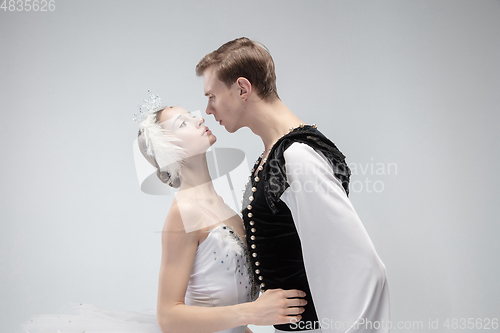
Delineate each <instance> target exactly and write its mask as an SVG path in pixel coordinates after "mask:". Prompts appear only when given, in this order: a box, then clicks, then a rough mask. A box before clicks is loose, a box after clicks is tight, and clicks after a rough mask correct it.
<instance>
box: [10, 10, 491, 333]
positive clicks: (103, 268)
mask: <svg viewBox="0 0 500 333" xmlns="http://www.w3.org/2000/svg"><path fill="white" fill-rule="evenodd" d="M241 36H247V37H249V38H252V39H255V40H258V41H261V42H262V43H264V44H265V45H266V46H267V47H268V48H269V50H270V51H271V54H272V55H273V57H274V60H275V62H276V66H277V76H278V91H279V94H280V97H281V98H282V100H283V101H284V102H285V104H286V105H287V106H288V107H289V108H290V109H291V110H292V111H294V112H295V113H296V114H297V115H298V116H299V117H300V118H302V119H303V120H304V121H306V122H308V123H316V124H317V125H318V128H319V129H320V130H321V131H322V132H323V133H324V134H325V135H327V136H328V137H329V138H330V139H331V140H332V141H333V142H335V143H336V144H337V145H338V147H339V148H340V149H341V151H343V152H344V154H345V155H346V156H347V160H348V162H349V164H350V165H351V168H353V171H354V172H353V173H354V174H353V177H352V182H353V187H352V190H351V191H352V193H351V196H350V197H351V200H352V202H353V204H354V206H355V208H356V210H357V212H358V214H359V215H360V217H361V220H362V221H363V223H364V224H365V227H366V229H367V230H368V232H369V234H370V236H371V238H372V240H373V242H374V244H375V247H376V248H377V251H378V253H379V255H380V257H381V259H382V260H383V262H384V263H385V265H386V267H387V271H388V278H389V283H390V293H391V307H392V319H393V323H395V322H398V321H422V322H424V323H425V325H427V322H428V321H429V319H431V320H434V319H436V318H438V319H439V320H440V323H443V322H444V321H445V320H446V319H447V318H462V317H465V318H495V317H496V318H498V317H500V312H499V309H500V302H499V300H500V290H499V289H500V288H499V286H498V281H500V269H499V265H498V262H499V257H500V244H499V242H498V236H499V231H500V223H499V222H500V221H499V217H498V212H497V208H498V199H499V195H498V188H499V186H500V176H499V175H498V165H499V163H500V158H499V148H500V146H499V142H500V135H499V134H498V131H499V120H500V114H499V111H500V93H499V91H500V64H499V59H500V2H499V1H495V0H482V1H472V0H469V1H464V0H447V1H444V0H427V1H423V0H415V1H407V0H393V1H335V0H301V1H295V0H279V1H262V0H260V1H253V2H244V1H234V0H231V1H229V0H214V1H202V0H196V1H118V0H115V1H96V0H92V1H69V0H66V1H63V0H56V9H55V11H52V12H40V11H39V12H33V11H31V12H26V11H20V12H19V11H12V12H11V11H9V10H8V9H7V10H5V11H4V10H3V9H2V10H0V112H1V125H0V126H1V127H0V129H1V130H0V139H1V141H0V142H1V144H0V152H1V156H2V158H1V161H0V165H1V171H2V172H1V176H0V181H1V192H0V198H1V200H0V207H1V211H0V218H1V231H0V331H1V332H13V331H15V329H16V327H18V325H19V324H20V323H22V322H23V321H25V320H27V319H28V318H29V317H30V316H32V315H35V314H42V313H55V312H57V311H58V310H59V309H60V308H61V307H62V306H63V305H64V304H65V303H66V302H68V301H69V302H78V303H81V302H83V303H92V304H95V305H97V306H99V307H102V308H105V309H109V310H126V311H141V310H143V309H148V308H149V309H151V308H154V307H155V306H156V290H157V283H158V282H157V277H158V268H159V261H160V249H161V246H160V237H159V233H158V231H159V230H161V227H162V225H163V221H164V218H165V216H166V213H167V211H168V208H169V206H170V202H171V200H172V198H171V197H168V196H151V195H146V194H143V193H142V192H140V190H139V187H138V183H137V178H136V174H135V170H134V162H133V156H132V142H133V140H134V138H135V136H136V133H137V126H136V124H135V123H134V122H133V121H132V116H133V113H135V112H136V105H137V104H139V103H141V101H142V99H143V98H145V97H146V93H147V90H148V89H151V90H152V91H153V92H154V93H156V94H159V95H160V96H162V98H163V101H164V102H165V104H169V105H181V106H183V107H185V108H186V109H188V110H199V109H201V110H204V107H205V105H206V97H204V96H203V90H202V89H203V87H202V86H203V83H202V80H201V79H200V78H197V77H196V76H195V74H194V67H195V65H196V63H197V62H198V61H199V60H200V59H201V58H202V57H203V55H205V54H206V53H208V52H210V51H212V50H214V49H216V48H217V47H219V46H220V45H221V44H223V43H224V42H226V41H229V40H231V39H234V38H236V37H241ZM206 119H207V124H208V126H209V127H210V128H211V129H212V131H213V132H214V134H215V135H216V136H217V137H218V142H217V143H216V147H234V148H239V149H242V150H243V151H244V152H245V154H246V156H247V160H248V163H253V161H254V160H255V159H256V158H257V156H258V155H259V154H260V153H261V152H262V149H263V146H262V144H261V142H260V140H259V139H258V138H257V137H255V136H253V134H252V133H251V132H250V131H249V130H248V129H243V130H240V131H238V132H237V133H236V134H233V135H230V134H228V133H226V132H225V130H224V129H223V128H222V127H219V126H218V124H216V123H215V121H214V120H213V118H211V117H206ZM405 331H408V332H409V331H412V330H411V329H407V330H405ZM414 331H418V330H414ZM420 331H422V330H420ZM424 331H425V330H424ZM468 331H469V332H471V331H474V330H468ZM478 331H481V330H478ZM254 332H272V329H271V328H269V327H267V328H262V327H259V328H254Z"/></svg>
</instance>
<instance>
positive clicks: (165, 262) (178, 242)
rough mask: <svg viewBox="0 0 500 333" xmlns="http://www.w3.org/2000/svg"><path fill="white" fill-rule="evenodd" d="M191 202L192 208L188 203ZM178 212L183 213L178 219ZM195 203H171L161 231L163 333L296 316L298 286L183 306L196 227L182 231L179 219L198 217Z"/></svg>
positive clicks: (159, 311)
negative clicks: (244, 299)
mask: <svg viewBox="0 0 500 333" xmlns="http://www.w3.org/2000/svg"><path fill="white" fill-rule="evenodd" d="M189 205H191V207H189ZM180 211H182V218H181V214H180ZM202 218H203V216H202V213H201V212H200V211H199V209H198V207H196V206H194V205H193V204H192V203H189V202H186V201H184V202H182V207H181V209H180V208H179V203H174V204H173V205H172V208H171V209H170V212H169V214H168V216H167V220H166V222H165V226H164V228H163V232H162V258H161V266H160V277H159V284H158V305H157V319H158V325H159V326H160V329H161V330H162V332H164V333H169V332H183V333H189V332H193V333H203V332H207V333H210V332H217V331H222V330H226V329H229V328H232V327H236V326H244V325H248V324H255V325H272V324H284V323H289V322H290V320H300V315H299V313H302V312H303V311H304V309H303V308H302V306H304V305H305V302H306V301H305V300H303V299H301V298H296V297H303V296H304V293H303V292H302V291H298V290H286V291H285V290H279V289H277V290H268V291H266V292H265V293H264V294H263V295H262V296H261V297H259V298H258V299H257V300H256V301H254V302H249V303H242V304H237V305H232V306H223V307H200V306H188V305H185V304H184V298H185V295H186V290H187V286H188V283H189V278H190V275H191V271H192V267H193V263H194V259H195V256H196V251H197V249H198V242H199V239H200V237H201V231H199V230H198V231H193V232H189V233H186V232H185V231H184V227H183V223H182V221H183V220H182V219H185V220H186V219H188V220H189V221H190V222H191V221H195V220H194V219H202Z"/></svg>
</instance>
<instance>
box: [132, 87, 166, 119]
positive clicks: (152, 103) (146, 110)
mask: <svg viewBox="0 0 500 333" xmlns="http://www.w3.org/2000/svg"><path fill="white" fill-rule="evenodd" d="M148 93H149V100H147V99H145V100H144V103H146V104H142V105H137V106H138V107H139V113H136V114H134V120H135V121H136V122H138V123H141V122H142V121H143V120H144V119H146V117H147V116H149V115H150V114H151V113H155V112H158V111H160V110H161V109H162V107H161V99H160V97H159V96H158V95H156V96H155V95H153V94H152V93H151V90H148Z"/></svg>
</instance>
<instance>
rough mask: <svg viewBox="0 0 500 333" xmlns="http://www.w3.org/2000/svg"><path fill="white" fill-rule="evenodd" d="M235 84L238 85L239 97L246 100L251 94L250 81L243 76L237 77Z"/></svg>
mask: <svg viewBox="0 0 500 333" xmlns="http://www.w3.org/2000/svg"><path fill="white" fill-rule="evenodd" d="M236 84H237V85H238V89H239V91H240V97H241V99H243V100H244V101H246V100H247V99H248V98H249V97H250V95H251V94H252V84H251V83H250V81H248V79H247V78H244V77H239V78H238V79H237V80H236Z"/></svg>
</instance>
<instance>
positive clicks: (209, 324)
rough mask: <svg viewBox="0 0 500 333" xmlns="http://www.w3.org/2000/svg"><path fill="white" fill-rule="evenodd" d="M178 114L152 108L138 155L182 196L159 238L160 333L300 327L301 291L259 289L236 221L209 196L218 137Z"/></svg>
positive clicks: (171, 109) (214, 196)
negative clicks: (209, 155)
mask: <svg viewBox="0 0 500 333" xmlns="http://www.w3.org/2000/svg"><path fill="white" fill-rule="evenodd" d="M204 122H205V121H204V119H203V118H200V117H195V116H194V115H193V114H191V113H190V112H187V111H186V110H184V109H183V108H180V107H166V108H159V110H156V108H153V112H151V111H149V112H148V114H147V115H146V118H145V120H143V121H142V122H141V125H140V128H141V129H140V131H139V136H138V142H139V148H140V150H141V152H142V153H143V155H144V156H145V157H146V159H147V160H148V161H149V162H150V163H151V164H152V165H153V166H155V167H156V168H157V175H158V177H159V178H160V180H162V181H163V182H165V183H167V184H169V185H170V186H173V187H179V191H178V193H177V195H176V197H175V199H174V201H173V203H172V206H171V208H170V211H169V213H168V215H167V218H166V221H165V224H164V227H163V232H162V259H161V267H160V277H159V290H158V304H157V319H158V324H159V326H160V328H161V330H162V332H164V333H166V332H196V333H203V332H216V331H217V332H219V331H223V332H227V333H240V332H241V333H243V332H251V331H250V329H249V328H247V327H246V325H247V324H254V325H272V324H280V323H290V321H292V322H293V321H294V320H295V321H298V320H300V317H301V316H300V313H302V312H303V311H304V308H303V306H304V305H305V304H306V301H305V300H304V299H302V298H301V297H304V296H305V293H304V292H302V291H299V290H286V291H285V290H281V289H277V290H267V291H266V292H264V293H263V294H262V295H261V296H260V297H259V298H257V299H256V300H255V301H252V300H254V299H255V298H256V296H257V295H256V294H257V292H258V291H257V290H256V289H257V288H256V284H255V283H254V282H253V281H252V276H253V274H252V272H250V271H249V268H250V267H251V266H250V265H249V264H248V263H247V250H246V241H245V239H244V238H245V231H244V227H243V222H242V220H241V218H240V217H239V216H238V215H237V214H236V213H235V212H234V211H233V210H232V209H231V208H230V207H229V206H228V205H227V204H225V203H224V201H223V200H222V198H221V197H220V196H218V195H217V193H216V192H215V190H214V187H213V184H212V180H211V178H210V175H209V171H208V165H207V159H206V151H207V149H208V148H209V147H210V146H211V145H213V144H214V143H215V141H216V137H215V135H214V134H213V133H212V132H211V131H210V130H209V129H208V127H206V126H205V125H204Z"/></svg>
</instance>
